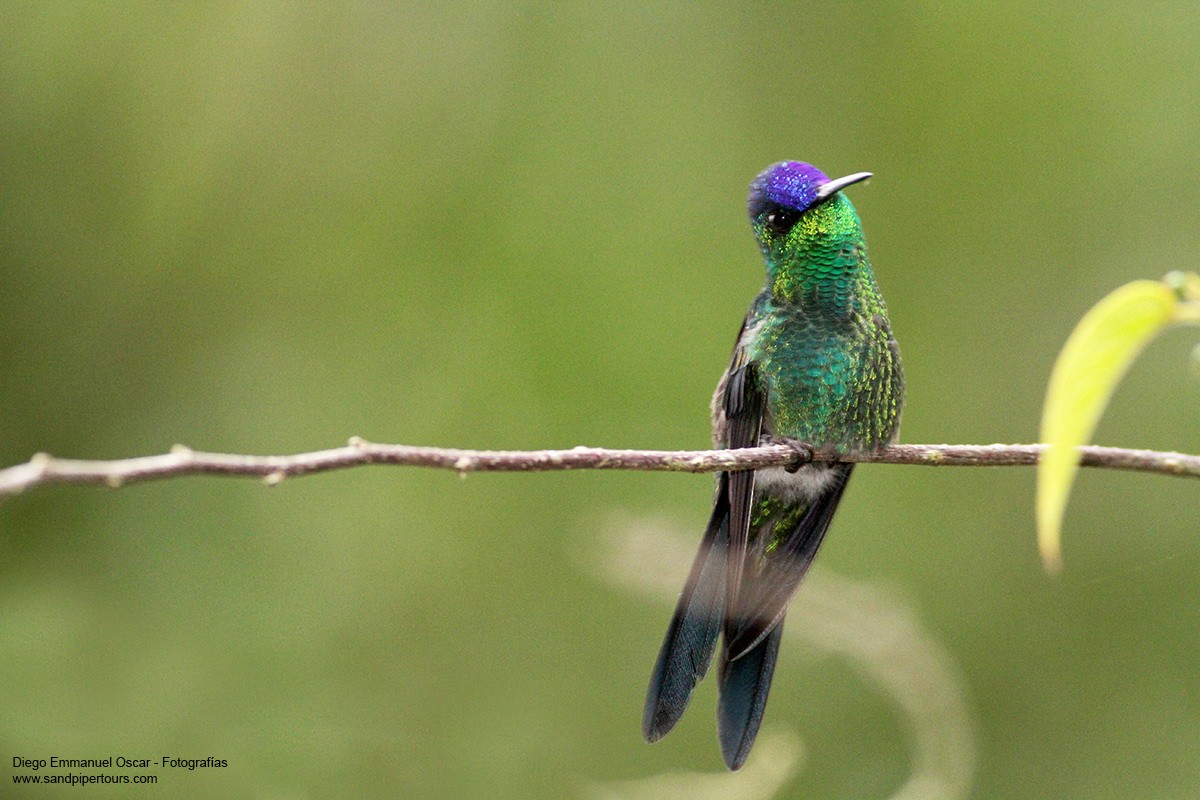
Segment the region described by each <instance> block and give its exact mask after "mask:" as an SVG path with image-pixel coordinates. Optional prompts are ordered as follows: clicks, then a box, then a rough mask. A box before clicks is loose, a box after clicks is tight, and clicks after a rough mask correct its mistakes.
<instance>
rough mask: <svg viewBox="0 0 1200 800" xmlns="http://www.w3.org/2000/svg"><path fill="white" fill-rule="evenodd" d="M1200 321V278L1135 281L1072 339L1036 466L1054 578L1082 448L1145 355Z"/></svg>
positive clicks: (1086, 319)
mask: <svg viewBox="0 0 1200 800" xmlns="http://www.w3.org/2000/svg"><path fill="white" fill-rule="evenodd" d="M1196 321H1200V275H1196V274H1194V273H1189V274H1184V273H1179V272H1173V273H1171V274H1170V275H1168V276H1167V277H1166V278H1164V279H1163V280H1162V281H1161V282H1159V281H1147V280H1142V281H1134V282H1132V283H1127V284H1125V285H1124V286H1121V287H1120V288H1118V289H1116V290H1115V291H1113V292H1112V293H1111V294H1109V295H1108V296H1106V297H1105V298H1104V299H1102V300H1101V301H1100V302H1099V303H1097V304H1096V305H1095V306H1093V307H1092V309H1091V310H1089V311H1088V312H1087V313H1086V314H1084V316H1083V318H1082V319H1081V320H1080V321H1079V324H1078V325H1076V326H1075V330H1074V331H1072V332H1071V335H1070V336H1069V337H1068V338H1067V342H1066V344H1065V345H1063V349H1062V351H1061V352H1060V353H1059V354H1058V359H1057V360H1056V361H1055V363H1054V369H1053V371H1052V372H1051V375H1050V383H1049V386H1048V387H1047V390H1046V403H1045V406H1044V407H1043V409H1042V429H1041V440H1042V441H1043V442H1044V443H1045V445H1046V449H1045V450H1044V451H1043V453H1042V457H1041V459H1040V460H1039V463H1038V468H1037V502H1036V513H1037V535H1038V550H1039V551H1040V552H1041V556H1042V564H1043V565H1044V566H1045V568H1046V570H1047V571H1048V572H1058V571H1059V570H1060V569H1061V568H1062V546H1061V531H1060V529H1061V524H1062V517H1063V511H1064V509H1065V508H1066V505H1067V497H1068V495H1069V494H1070V491H1071V484H1072V483H1073V481H1074V479H1075V473H1076V472H1077V471H1078V470H1079V453H1078V448H1079V447H1081V446H1083V445H1085V444H1087V442H1088V441H1089V439H1090V438H1091V435H1092V432H1093V431H1094V430H1095V428H1096V423H1097V422H1098V421H1099V420H1100V415H1101V414H1102V413H1103V412H1104V408H1105V406H1107V405H1108V401H1109V399H1110V398H1111V397H1112V393H1113V391H1114V390H1115V389H1116V387H1117V384H1118V383H1120V381H1121V378H1122V377H1123V376H1124V375H1125V373H1126V371H1127V370H1128V369H1129V365H1130V364H1132V363H1133V360H1134V359H1135V358H1136V357H1137V355H1138V353H1140V352H1141V351H1142V349H1143V348H1144V347H1145V346H1146V345H1147V344H1148V343H1149V342H1150V340H1151V339H1153V338H1154V336H1155V335H1156V334H1157V333H1158V332H1159V331H1161V330H1162V329H1163V328H1165V327H1167V326H1169V325H1171V324H1172V323H1187V322H1196Z"/></svg>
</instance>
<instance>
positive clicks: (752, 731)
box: [717, 620, 783, 769]
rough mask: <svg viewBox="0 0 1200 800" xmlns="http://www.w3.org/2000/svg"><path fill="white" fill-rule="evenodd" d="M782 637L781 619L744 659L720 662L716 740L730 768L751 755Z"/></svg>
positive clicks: (734, 767) (743, 762)
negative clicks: (719, 742) (719, 694)
mask: <svg viewBox="0 0 1200 800" xmlns="http://www.w3.org/2000/svg"><path fill="white" fill-rule="evenodd" d="M782 636H783V620H780V621H779V622H778V623H776V625H775V627H774V628H772V629H771V632H770V633H768V634H767V636H766V638H764V639H762V640H761V641H760V642H758V644H756V645H754V647H752V648H750V649H749V650H748V651H746V653H745V654H744V655H742V657H741V658H738V659H737V660H735V661H727V660H725V659H724V658H722V659H721V676H720V681H721V699H720V700H719V701H718V703H717V738H719V739H720V740H721V755H722V756H724V757H725V765H726V766H727V767H729V768H730V769H739V768H740V767H741V766H742V764H745V763H746V756H748V755H750V747H751V746H752V745H753V744H754V738H755V737H756V736H758V728H759V726H760V725H761V724H762V718H763V711H764V710H766V707H767V695H768V694H769V693H770V691H771V676H772V675H774V673H775V658H776V656H778V655H779V640H780V638H781V637H782Z"/></svg>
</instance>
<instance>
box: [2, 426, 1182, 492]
mask: <svg viewBox="0 0 1200 800" xmlns="http://www.w3.org/2000/svg"><path fill="white" fill-rule="evenodd" d="M1044 449H1045V445H1040V444H1013V445H1005V444H992V445H951V444H895V445H890V446H888V447H885V448H883V449H881V450H879V451H878V452H874V453H858V454H850V455H848V454H838V453H834V452H826V451H817V452H814V453H813V455H812V460H813V461H846V462H858V463H871V464H920V465H925V466H930V467H938V466H941V467H950V466H954V467H1011V466H1029V465H1033V464H1036V463H1037V460H1038V457H1039V455H1040V453H1041V452H1042V451H1043V450H1044ZM1079 450H1080V454H1081V458H1082V461H1081V463H1082V465H1083V466H1085V467H1103V468H1107V469H1123V470H1135V471H1139V472H1156V473H1161V474H1163V475H1180V476H1185V477H1191V478H1200V456H1195V455H1186V454H1183V453H1163V452H1158V451H1154V450H1123V449H1120V448H1116V447H1081V448H1079ZM808 461H809V458H808V456H807V454H806V453H803V452H800V451H798V450H796V449H793V448H791V447H788V446H786V445H781V444H775V445H766V446H763V447H749V448H745V449H741V450H607V449H604V448H599V447H576V448H574V449H572V450H455V449H448V448H441V447H414V446H411V445H402V444H375V443H372V442H367V441H364V440H363V439H359V438H357V437H355V438H353V439H351V440H350V443H349V444H348V445H346V446H345V447H338V448H335V449H332V450H317V451H315V452H311V453H297V454H295V455H290V456H248V455H234V454H229V453H202V452H199V451H196V450H192V449H191V448H188V447H184V446H183V445H175V446H174V447H172V448H171V451H170V452H169V453H164V454H162V455H157V456H142V457H140V458H125V459H118V460H113V461H83V460H75V459H64V458H55V457H54V456H50V455H48V454H46V453H38V454H37V455H35V456H34V457H33V458H31V459H30V460H29V461H28V462H27V463H24V464H18V465H16V466H13V467H8V468H7V469H3V470H0V497H3V496H6V495H12V494H17V493H19V492H22V491H24V490H25V489H28V488H31V487H34V486H40V485H43V484H48V483H94V484H103V485H107V486H110V487H114V488H115V487H118V486H121V485H124V484H126V483H137V482H140V481H148V480H158V479H162V478H176V477H180V476H183V475H227V476H245V477H257V478H261V479H263V480H264V481H265V482H266V483H267V484H269V485H273V484H276V483H279V482H280V481H282V480H283V479H284V478H290V477H295V476H299V475H308V474H310V473H315V472H326V471H329V470H334V469H345V468H348V467H359V466H363V465H366V464H396V465H404V466H413V467H436V468H440V469H452V470H456V471H457V472H458V473H459V474H460V475H464V476H465V475H466V474H467V473H468V472H548V471H553V470H565V469H626V470H656V471H667V472H717V471H719V470H728V471H735V470H744V469H758V468H761V467H798V466H801V465H802V464H805V463H807V462H808Z"/></svg>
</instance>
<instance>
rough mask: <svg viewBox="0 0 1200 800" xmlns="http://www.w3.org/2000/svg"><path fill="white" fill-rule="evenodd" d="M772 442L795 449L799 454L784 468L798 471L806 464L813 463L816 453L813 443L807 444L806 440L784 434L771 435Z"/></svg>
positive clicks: (789, 470) (788, 470)
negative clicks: (798, 439)
mask: <svg viewBox="0 0 1200 800" xmlns="http://www.w3.org/2000/svg"><path fill="white" fill-rule="evenodd" d="M771 444H781V445H783V446H784V447H790V448H791V449H792V450H793V451H795V453H796V456H797V458H796V460H795V461H793V462H792V463H791V464H788V465H787V466H786V467H784V470H785V471H787V472H796V471H798V470H799V469H800V468H801V467H803V466H804V465H806V464H811V463H812V461H813V455H814V454H815V451H814V450H813V448H812V446H811V445H808V444H805V443H804V442H801V441H797V440H796V439H788V438H787V437H784V436H773V437H771Z"/></svg>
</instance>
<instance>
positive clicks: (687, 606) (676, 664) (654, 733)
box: [642, 473, 729, 742]
mask: <svg viewBox="0 0 1200 800" xmlns="http://www.w3.org/2000/svg"><path fill="white" fill-rule="evenodd" d="M728 558H729V490H728V475H727V474H726V473H722V474H721V477H720V479H719V480H718V483H717V498H716V502H715V503H714V505H713V512H712V517H711V518H710V519H709V522H708V529H707V530H706V531H705V532H704V539H703V540H702V541H701V543H700V551H699V552H698V553H697V554H696V560H695V561H694V562H693V563H692V571H691V574H690V575H688V579H687V583H686V584H685V585H684V587H683V594H681V595H680V596H679V603H678V604H677V605H676V607H675V615H674V616H673V617H672V618H671V626H670V627H669V628H667V635H666V637H665V638H664V639H663V644H662V649H661V650H659V652H658V661H657V662H655V664H654V672H653V673H652V674H651V676H650V689H649V691H647V693H646V709H645V712H644V713H643V716H642V735H643V736H645V737H646V741H648V742H657V741H658V740H659V739H661V738H662V737H663V736H666V735H667V732H668V731H670V730H671V728H673V727H675V723H676V722H678V721H679V718H680V717H681V716H683V712H684V710H685V709H686V708H687V705H688V701H689V700H691V698H692V691H693V690H694V689H695V688H696V684H697V683H699V681H700V679H701V678H703V677H704V675H705V673H706V672H708V665H709V662H711V661H712V656H713V651H714V650H716V645H717V635H718V634H719V633H720V632H721V624H722V621H723V619H724V616H725V586H726V574H727V567H726V561H727V559H728Z"/></svg>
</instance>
